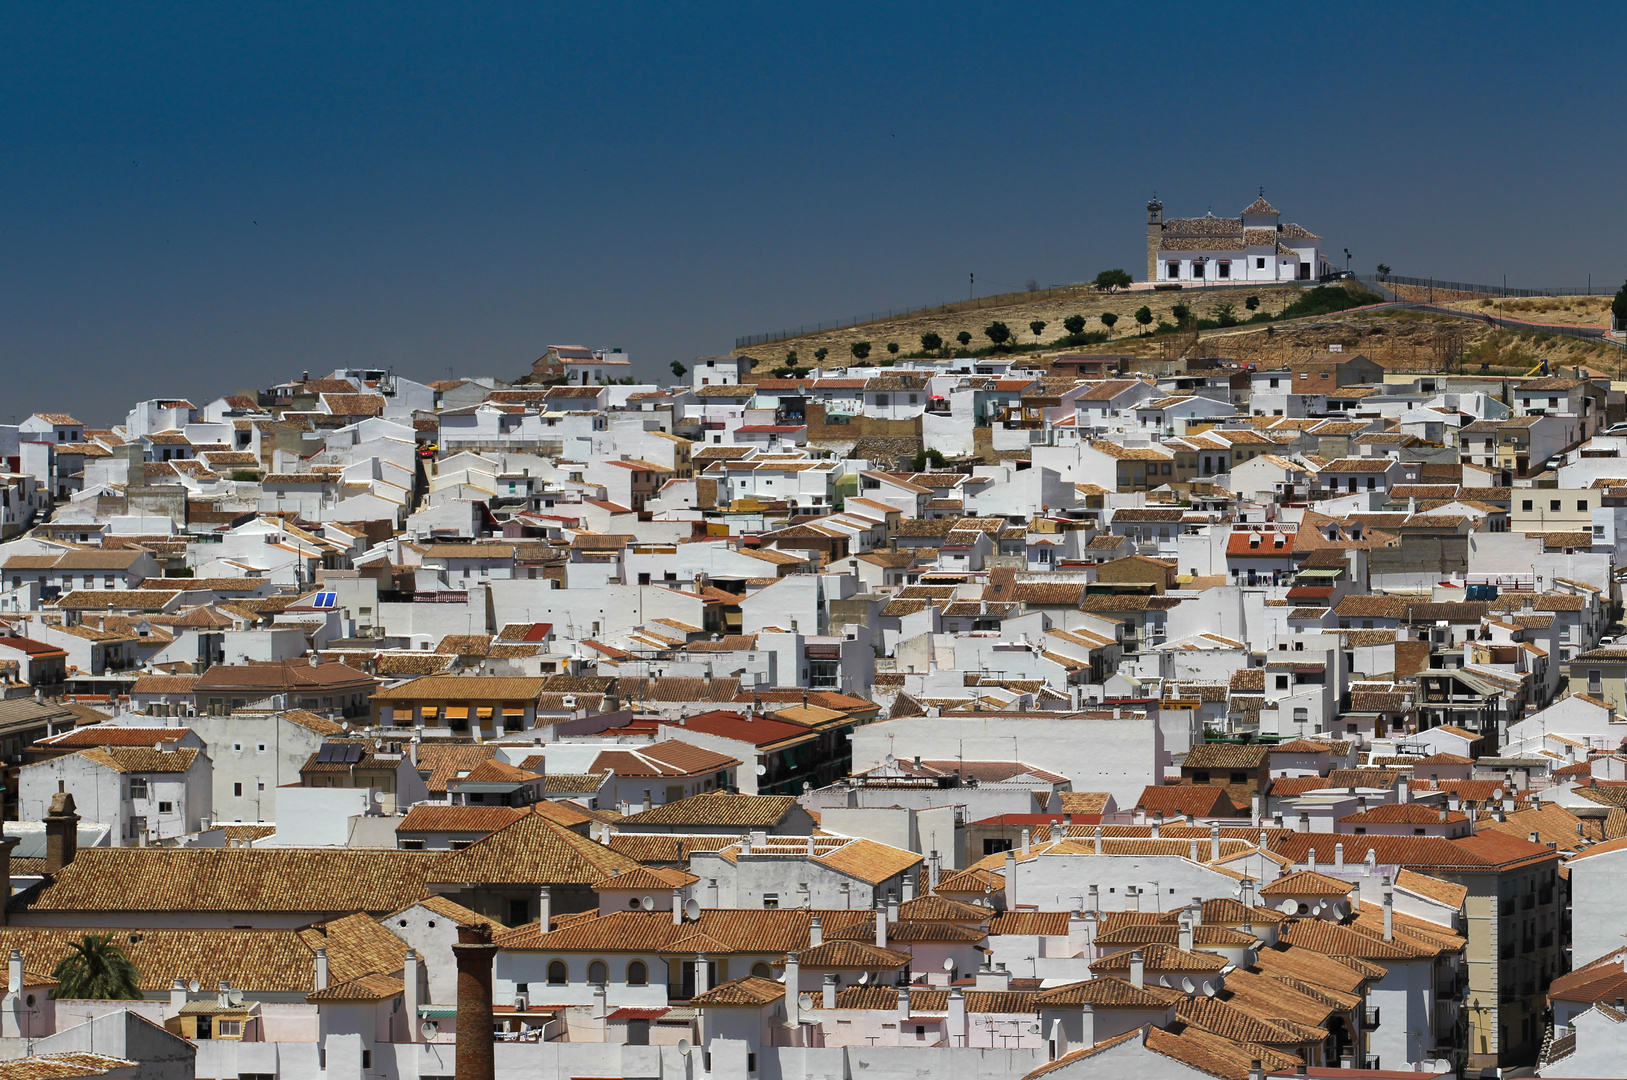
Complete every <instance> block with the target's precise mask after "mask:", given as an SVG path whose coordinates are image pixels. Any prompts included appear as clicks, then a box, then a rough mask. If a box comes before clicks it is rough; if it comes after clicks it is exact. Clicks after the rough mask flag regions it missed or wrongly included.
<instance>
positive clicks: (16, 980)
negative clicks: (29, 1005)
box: [6, 949, 185, 1004]
mask: <svg viewBox="0 0 1627 1080" xmlns="http://www.w3.org/2000/svg"><path fill="white" fill-rule="evenodd" d="M175 981H176V982H180V980H179V979H177V980H175ZM22 989H23V954H22V951H21V950H19V949H13V950H11V955H10V956H9V957H7V959H6V992H7V993H8V994H18V993H21V992H22ZM182 989H185V984H184V983H183V984H182ZM183 1004H184V1002H183Z"/></svg>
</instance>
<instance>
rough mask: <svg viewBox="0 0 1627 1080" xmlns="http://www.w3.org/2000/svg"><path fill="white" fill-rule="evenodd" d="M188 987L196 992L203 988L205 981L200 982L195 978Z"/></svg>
mask: <svg viewBox="0 0 1627 1080" xmlns="http://www.w3.org/2000/svg"><path fill="white" fill-rule="evenodd" d="M186 988H187V989H188V990H190V991H192V992H193V993H194V994H196V993H197V992H198V991H199V990H202V989H203V983H201V982H199V981H198V980H197V979H193V980H192V981H191V982H189V983H187V984H186Z"/></svg>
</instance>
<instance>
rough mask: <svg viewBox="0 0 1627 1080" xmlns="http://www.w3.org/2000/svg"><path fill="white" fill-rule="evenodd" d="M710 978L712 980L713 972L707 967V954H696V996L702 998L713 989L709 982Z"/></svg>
mask: <svg viewBox="0 0 1627 1080" xmlns="http://www.w3.org/2000/svg"><path fill="white" fill-rule="evenodd" d="M710 978H711V972H710V971H709V970H708V969H707V966H706V954H705V953H696V954H695V996H696V997H700V996H701V995H702V994H704V993H706V991H708V990H710V989H711V988H712V986H711V983H710V982H709V981H708V980H709V979H710Z"/></svg>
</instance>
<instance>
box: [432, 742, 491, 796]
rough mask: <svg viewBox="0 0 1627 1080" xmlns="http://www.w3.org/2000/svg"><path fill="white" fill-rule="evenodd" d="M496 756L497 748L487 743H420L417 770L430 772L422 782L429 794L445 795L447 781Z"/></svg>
mask: <svg viewBox="0 0 1627 1080" xmlns="http://www.w3.org/2000/svg"><path fill="white" fill-rule="evenodd" d="M496 756H497V747H495V746H493V745H491V744H489V743H487V744H481V745H469V744H468V743H448V744H436V743H420V744H419V746H418V768H419V769H421V770H422V769H428V770H430V775H429V779H428V780H426V781H424V784H425V786H426V787H428V788H429V791H430V794H432V795H445V794H446V782H447V781H448V780H452V779H455V778H456V777H457V775H458V773H460V772H462V773H468V772H472V771H473V770H474V769H475V767H476V766H478V765H479V764H480V763H481V762H484V761H490V760H492V759H493V758H495V757H496Z"/></svg>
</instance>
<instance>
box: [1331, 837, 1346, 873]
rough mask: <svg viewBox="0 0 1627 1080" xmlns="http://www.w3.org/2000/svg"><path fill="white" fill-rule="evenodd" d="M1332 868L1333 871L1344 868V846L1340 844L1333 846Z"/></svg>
mask: <svg viewBox="0 0 1627 1080" xmlns="http://www.w3.org/2000/svg"><path fill="white" fill-rule="evenodd" d="M1333 868H1334V869H1335V870H1343V869H1344V868H1345V846H1344V844H1342V843H1340V844H1334V845H1333Z"/></svg>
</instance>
